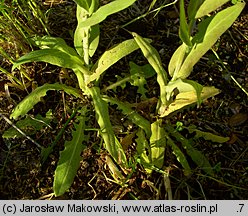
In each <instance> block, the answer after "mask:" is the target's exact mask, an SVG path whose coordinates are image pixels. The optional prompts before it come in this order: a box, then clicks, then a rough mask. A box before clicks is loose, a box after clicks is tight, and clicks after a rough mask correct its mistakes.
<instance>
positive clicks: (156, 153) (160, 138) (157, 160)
mask: <svg viewBox="0 0 248 216" xmlns="http://www.w3.org/2000/svg"><path fill="white" fill-rule="evenodd" d="M161 124H162V119H159V120H157V121H155V122H154V123H152V124H151V131H152V135H151V138H150V148H151V162H152V165H154V166H155V167H157V168H159V169H161V168H162V167H163V164H164V152H165V147H166V138H165V130H164V128H162V127H161Z"/></svg>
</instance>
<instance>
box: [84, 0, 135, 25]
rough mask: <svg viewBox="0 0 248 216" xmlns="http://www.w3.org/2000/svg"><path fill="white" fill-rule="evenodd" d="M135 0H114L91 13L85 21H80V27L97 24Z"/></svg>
mask: <svg viewBox="0 0 248 216" xmlns="http://www.w3.org/2000/svg"><path fill="white" fill-rule="evenodd" d="M135 1H136V0H115V1H112V2H110V3H108V4H106V5H104V6H102V7H100V8H99V9H98V10H97V11H96V12H95V13H93V14H92V16H91V17H89V18H88V19H87V20H86V21H84V22H81V23H80V28H83V27H88V26H93V25H96V24H99V23H100V22H102V21H103V20H105V19H106V18H107V16H109V15H111V14H114V13H116V12H119V11H121V10H123V9H125V8H127V7H129V6H130V5H132V4H133V3H134V2H135Z"/></svg>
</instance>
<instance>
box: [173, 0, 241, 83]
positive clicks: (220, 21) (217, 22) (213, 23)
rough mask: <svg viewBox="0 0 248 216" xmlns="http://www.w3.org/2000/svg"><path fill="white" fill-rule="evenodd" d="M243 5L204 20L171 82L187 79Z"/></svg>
mask: <svg viewBox="0 0 248 216" xmlns="http://www.w3.org/2000/svg"><path fill="white" fill-rule="evenodd" d="M244 6H245V3H237V4H236V5H233V6H231V7H229V8H227V9H225V10H222V11H220V12H219V13H217V14H216V15H215V16H213V17H209V18H207V19H205V20H204V21H203V22H204V23H206V24H207V25H206V26H205V28H203V26H204V23H203V24H202V27H201V31H199V32H198V33H197V34H196V35H195V37H194V38H193V40H192V42H193V45H194V47H193V48H192V49H191V51H190V53H189V54H188V56H187V57H186V59H185V61H184V62H183V65H182V66H181V68H180V70H179V71H178V73H174V75H173V78H172V80H176V79H178V78H181V79H185V78H187V77H188V76H189V75H190V73H191V71H192V69H193V66H194V65H195V64H196V63H197V62H198V61H199V60H200V58H201V57H202V56H203V55H204V54H205V53H206V52H207V51H208V50H209V49H210V48H211V47H212V46H213V45H214V43H215V42H216V41H217V40H218V38H219V37H220V36H221V35H222V34H223V33H224V32H225V31H226V30H227V29H228V28H229V27H230V26H231V25H232V23H233V22H234V21H235V20H236V18H237V17H238V16H239V14H240V13H241V11H242V10H243V8H244ZM209 21H210V22H209Z"/></svg>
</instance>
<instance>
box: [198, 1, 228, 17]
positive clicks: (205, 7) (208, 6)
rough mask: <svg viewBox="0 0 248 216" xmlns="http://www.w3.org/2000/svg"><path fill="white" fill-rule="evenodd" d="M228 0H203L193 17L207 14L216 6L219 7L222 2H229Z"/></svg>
mask: <svg viewBox="0 0 248 216" xmlns="http://www.w3.org/2000/svg"><path fill="white" fill-rule="evenodd" d="M229 1H230V0H214V1H213V0H205V1H204V2H203V3H202V5H201V6H200V7H199V9H198V10H197V13H196V15H195V18H196V19H198V18H201V17H203V16H206V15H208V14H209V13H211V12H213V11H215V10H216V9H217V8H219V7H221V6H222V5H223V4H225V3H227V2H229Z"/></svg>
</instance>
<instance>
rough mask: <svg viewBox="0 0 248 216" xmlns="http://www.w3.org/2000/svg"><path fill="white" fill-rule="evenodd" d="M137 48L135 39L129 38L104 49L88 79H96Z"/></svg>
mask: <svg viewBox="0 0 248 216" xmlns="http://www.w3.org/2000/svg"><path fill="white" fill-rule="evenodd" d="M138 48H139V47H138V45H137V44H136V42H135V40H134V39H130V40H126V41H124V42H121V43H120V44H118V45H116V46H114V47H112V48H110V50H108V51H105V52H104V53H103V55H102V56H101V57H100V58H99V60H98V61H97V63H96V64H95V65H94V66H93V67H92V69H91V71H93V72H94V73H93V74H92V75H91V76H90V80H89V81H94V80H96V79H98V78H99V77H100V76H101V74H102V73H104V72H105V71H106V70H107V69H108V68H109V67H110V66H112V65H113V64H115V63H116V62H117V61H119V60H120V59H121V58H123V57H125V56H127V55H128V54H130V53H132V52H133V51H135V50H137V49H138Z"/></svg>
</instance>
